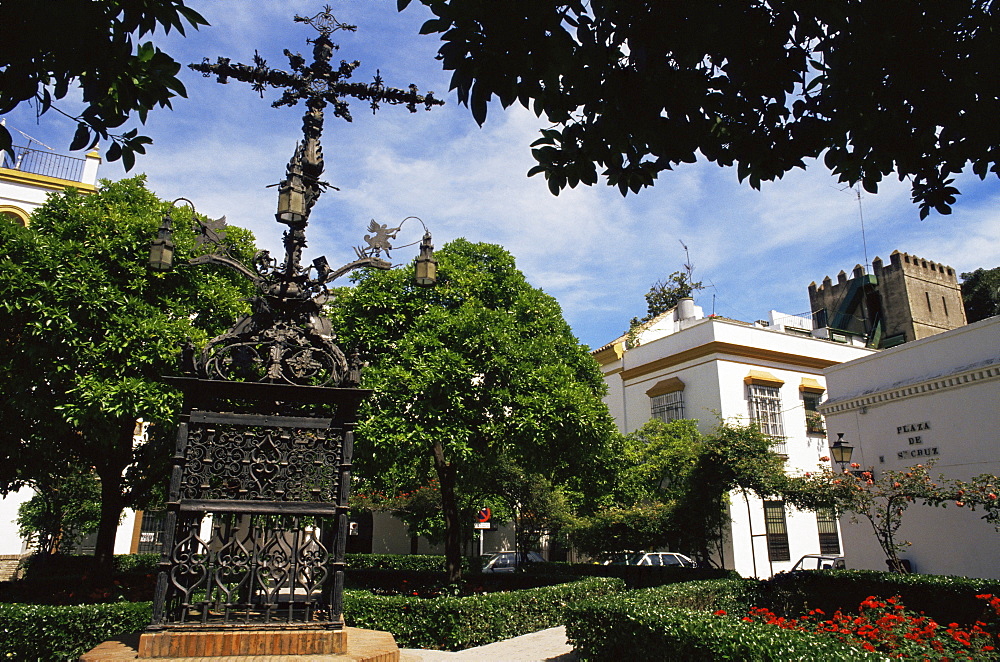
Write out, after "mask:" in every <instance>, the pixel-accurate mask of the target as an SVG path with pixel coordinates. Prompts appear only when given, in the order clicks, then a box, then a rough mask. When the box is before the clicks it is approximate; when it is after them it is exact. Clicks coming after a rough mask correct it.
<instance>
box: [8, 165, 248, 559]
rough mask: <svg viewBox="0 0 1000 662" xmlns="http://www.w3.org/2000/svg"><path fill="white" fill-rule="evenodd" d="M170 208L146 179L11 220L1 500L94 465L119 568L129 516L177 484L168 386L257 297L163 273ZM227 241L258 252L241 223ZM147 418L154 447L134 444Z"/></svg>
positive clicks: (105, 541)
mask: <svg viewBox="0 0 1000 662" xmlns="http://www.w3.org/2000/svg"><path fill="white" fill-rule="evenodd" d="M167 208H168V204H167V203H166V202H163V201H161V200H159V199H158V198H157V197H156V196H155V195H154V194H153V193H152V192H150V191H148V190H147V189H146V188H145V184H144V181H143V178H142V177H135V178H132V179H126V180H122V181H119V182H114V183H109V182H102V184H101V187H100V189H99V190H98V192H97V193H95V194H93V195H88V196H85V195H82V194H80V193H78V192H77V191H75V190H74V189H68V190H67V191H66V192H64V193H60V194H58V195H53V196H50V197H49V199H48V201H47V202H46V203H45V204H44V205H43V206H42V207H40V208H39V209H37V210H36V211H35V212H34V213H33V214H32V217H31V224H30V226H29V227H21V226H18V225H15V224H13V223H9V222H0V247H2V249H0V311H2V314H0V348H2V351H0V494H6V493H8V492H9V491H12V490H15V489H18V488H19V487H21V486H24V485H29V486H31V487H34V488H36V490H44V489H46V486H58V483H59V480H58V479H59V478H60V477H65V476H67V475H69V473H70V472H73V471H77V472H87V471H89V470H90V469H91V468H93V470H94V472H95V473H96V475H97V477H98V478H99V479H100V502H101V516H100V523H99V526H98V529H97V549H96V553H95V556H97V558H98V561H99V563H100V564H101V565H102V567H104V568H105V569H108V570H110V567H111V562H112V560H113V551H114V540H115V532H116V529H117V527H118V522H119V520H120V517H121V512H122V509H123V508H126V507H135V506H141V503H142V501H143V499H146V498H148V497H149V495H150V494H151V487H152V486H153V485H155V484H156V483H157V482H162V480H163V479H164V478H165V476H166V469H165V466H166V465H165V459H166V457H167V453H168V450H169V448H170V443H171V437H172V434H171V429H172V427H173V425H174V424H175V423H176V414H177V411H178V409H179V408H180V404H181V398H180V394H179V393H177V392H176V391H175V390H173V389H171V388H169V387H167V386H166V385H165V384H164V383H163V382H162V381H161V380H160V377H161V376H162V375H164V374H171V373H174V372H175V371H176V370H177V359H178V357H179V354H180V351H181V346H182V345H183V344H184V343H187V342H194V343H199V342H204V341H206V339H207V338H211V337H213V336H215V335H217V334H219V333H221V332H222V331H223V330H225V329H227V328H229V327H230V326H231V325H232V322H233V320H234V319H236V318H237V317H238V315H239V314H241V313H242V312H243V311H245V310H246V303H245V301H244V299H243V297H245V296H246V295H247V294H248V293H249V290H248V287H249V285H248V283H246V282H243V281H242V279H241V278H240V277H238V275H237V274H235V273H231V272H228V271H223V270H221V269H217V268H208V269H206V268H201V267H199V268H195V267H190V268H180V269H176V270H174V271H173V272H170V273H162V274H152V273H150V272H149V270H148V268H147V266H146V263H147V261H148V256H149V243H150V241H151V240H152V239H153V237H154V236H155V235H156V228H157V227H158V226H159V224H160V221H161V219H162V217H163V214H164V213H165V211H166V210H167ZM188 213H189V212H188V211H187V210H186V208H185V209H177V210H175V212H174V218H175V219H177V223H176V233H175V240H176V242H177V255H178V258H179V259H180V260H184V259H187V258H190V257H191V256H193V255H194V254H195V250H196V247H195V233H194V231H193V230H192V229H191V227H190V222H182V219H188V218H189V217H188V216H187V214H188ZM226 241H227V243H229V244H230V245H231V248H232V250H233V251H234V252H235V253H236V254H237V255H239V256H241V257H243V259H247V260H248V259H249V258H250V256H252V255H253V245H252V237H251V236H250V233H249V232H247V231H246V230H241V229H239V228H229V229H228V230H227V233H226ZM139 417H142V418H144V419H145V420H146V421H151V422H153V423H154V426H153V427H151V428H150V435H149V441H148V442H140V443H137V442H136V441H135V440H134V438H133V432H134V430H135V423H136V418H139Z"/></svg>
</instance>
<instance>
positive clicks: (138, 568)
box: [115, 554, 160, 572]
mask: <svg viewBox="0 0 1000 662" xmlns="http://www.w3.org/2000/svg"><path fill="white" fill-rule="evenodd" d="M159 563H160V555H159V554H116V555H115V572H156V571H157V570H158V568H157V566H158V565H159Z"/></svg>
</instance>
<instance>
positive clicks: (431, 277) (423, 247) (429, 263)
mask: <svg viewBox="0 0 1000 662" xmlns="http://www.w3.org/2000/svg"><path fill="white" fill-rule="evenodd" d="M437 264H438V263H437V259H435V257H434V245H433V244H432V243H431V233H430V232H427V231H425V232H424V238H423V239H422V240H421V241H420V254H419V255H418V256H417V260H416V264H415V268H414V279H415V280H416V282H417V285H420V286H421V287H430V286H431V285H433V284H434V283H436V282H437Z"/></svg>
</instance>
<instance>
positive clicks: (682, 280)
mask: <svg viewBox="0 0 1000 662" xmlns="http://www.w3.org/2000/svg"><path fill="white" fill-rule="evenodd" d="M702 289H705V286H704V285H702V283H701V281H700V280H699V281H692V280H690V278H689V276H688V274H687V273H686V272H683V271H675V272H674V273H672V274H670V275H669V276H667V278H666V279H665V280H658V281H656V283H654V284H653V287H651V288H650V289H649V292H646V316H645V317H643V318H642V319H633V320H632V327H633V328H635V327H636V326H637V325H639V324H642V323H643V322H648V321H649V320H651V319H653V318H654V317H656V316H658V315H662V314H663V313H665V312H667V311H668V310H672V309H674V308H676V307H677V304H678V303H680V300H681V299H684V298H687V297H690V296H693V295H694V293H695V292H697V291H698V290H702Z"/></svg>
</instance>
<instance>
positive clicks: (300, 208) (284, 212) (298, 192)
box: [275, 180, 307, 225]
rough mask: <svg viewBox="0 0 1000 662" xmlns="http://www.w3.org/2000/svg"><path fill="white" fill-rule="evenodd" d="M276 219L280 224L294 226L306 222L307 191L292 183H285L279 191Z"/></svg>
mask: <svg viewBox="0 0 1000 662" xmlns="http://www.w3.org/2000/svg"><path fill="white" fill-rule="evenodd" d="M275 218H277V219H278V222H279V223H284V224H286V225H294V224H296V223H302V222H303V221H305V220H306V218H307V216H306V199H305V190H304V189H303V188H302V187H301V186H296V184H295V183H294V182H292V181H287V180H286V181H284V182H282V183H281V187H280V188H279V189H278V213H277V214H275Z"/></svg>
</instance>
